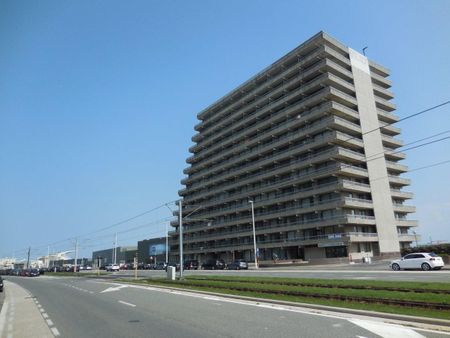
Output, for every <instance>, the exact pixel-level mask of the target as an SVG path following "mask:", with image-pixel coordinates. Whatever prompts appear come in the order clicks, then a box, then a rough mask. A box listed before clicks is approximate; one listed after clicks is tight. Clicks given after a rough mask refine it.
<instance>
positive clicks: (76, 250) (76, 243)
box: [73, 238, 78, 272]
mask: <svg viewBox="0 0 450 338" xmlns="http://www.w3.org/2000/svg"><path fill="white" fill-rule="evenodd" d="M77 261H78V238H76V239H75V262H74V265H73V272H77Z"/></svg>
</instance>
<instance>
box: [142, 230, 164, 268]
mask: <svg viewBox="0 0 450 338" xmlns="http://www.w3.org/2000/svg"><path fill="white" fill-rule="evenodd" d="M137 251H138V262H139V263H146V264H154V263H157V262H165V261H166V238H165V237H159V238H151V239H144V240H142V241H139V242H138V250H137Z"/></svg>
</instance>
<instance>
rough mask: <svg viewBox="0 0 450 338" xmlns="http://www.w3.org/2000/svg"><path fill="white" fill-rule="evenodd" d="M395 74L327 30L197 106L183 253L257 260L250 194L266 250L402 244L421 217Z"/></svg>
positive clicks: (333, 252)
mask: <svg viewBox="0 0 450 338" xmlns="http://www.w3.org/2000/svg"><path fill="white" fill-rule="evenodd" d="M388 77H389V70H388V69H386V68H385V67H383V66H381V65H379V64H377V63H375V62H373V61H371V60H369V59H368V58H366V57H365V56H363V55H362V54H360V53H359V52H356V51H355V50H353V49H351V48H348V47H347V46H345V45H343V44H342V43H340V42H339V41H337V40H336V39H334V38H332V37H331V36H329V35H328V34H326V33H323V32H320V33H318V34H316V35H315V36H313V37H312V38H311V39H309V40H308V41H306V42H305V43H303V44H302V45H300V46H299V47H297V48H295V49H294V50H293V51H291V52H290V53H288V54H287V55H285V56H283V57H282V58H281V59H279V60H278V61H276V62H275V63H273V64H272V65H270V66H269V67H268V68H266V69H264V70H263V71H262V72H260V73H259V74H257V75H256V76H254V77H253V78H251V79H250V80H248V81H247V82H245V83H244V84H242V85H241V86H239V87H238V88H236V89H234V90H233V91H232V92H230V93H229V94H227V95H226V96H224V97H223V98H221V99H220V100H219V101H217V102H216V103H214V104H213V105H211V106H210V107H208V108H207V109H205V110H203V111H202V112H200V113H199V114H198V119H199V120H200V123H198V124H197V125H196V126H195V130H196V131H197V132H198V133H197V134H196V135H195V136H194V137H193V138H192V140H193V141H194V142H195V145H193V146H192V147H191V148H190V149H189V150H190V152H191V153H192V154H193V155H192V156H191V157H189V158H188V159H187V163H188V164H189V167H188V168H186V169H185V170H184V173H185V174H186V175H187V177H186V178H184V179H183V180H182V184H183V185H185V189H182V190H180V191H179V194H180V196H181V197H182V199H183V205H184V206H183V215H185V219H183V225H184V227H183V229H184V231H183V232H184V236H183V238H184V245H183V247H184V255H185V256H184V257H185V259H199V260H201V261H204V260H205V259H206V258H209V257H215V258H222V259H225V260H226V261H231V260H233V259H237V258H244V259H247V260H249V261H251V260H253V257H254V256H253V255H254V250H253V232H252V225H253V223H252V214H251V204H250V203H249V201H250V200H251V201H253V205H254V215H255V227H256V242H257V248H258V249H257V252H258V256H259V259H260V260H262V261H264V260H273V259H288V260H295V259H304V260H310V261H314V260H322V259H330V261H335V260H336V259H335V258H344V257H345V258H346V259H347V258H348V257H349V256H350V255H351V258H352V259H354V260H358V259H361V258H363V257H368V256H370V257H390V256H397V255H399V251H400V248H402V247H405V246H409V245H410V243H411V242H413V241H414V240H415V237H414V235H413V234H411V233H410V229H411V228H412V227H415V226H417V222H416V221H412V220H409V219H408V218H407V215H408V213H412V212H415V208H414V207H413V206H409V205H405V204H404V201H405V200H407V199H411V198H412V196H413V195H412V193H410V192H406V191H404V190H403V188H404V187H405V186H408V185H409V184H410V180H408V179H406V178H403V177H402V176H401V175H402V174H403V173H405V172H407V170H408V169H407V167H406V166H405V165H403V164H400V163H399V161H401V160H403V159H404V158H405V154H404V153H402V152H400V151H398V150H397V149H398V148H399V147H401V146H402V145H403V143H402V141H400V140H399V139H397V138H396V136H397V135H399V134H400V129H399V128H397V127H395V126H394V125H392V124H394V123H395V122H396V121H398V120H399V117H398V116H396V115H395V114H393V111H394V110H395V105H394V104H393V103H392V102H391V100H392V99H393V94H392V92H391V91H390V90H389V88H390V87H391V81H390V80H389V79H388ZM190 213H191V215H190V216H187V215H189V214H190ZM172 226H174V227H175V230H174V231H172V233H171V255H175V256H176V255H177V254H178V253H179V245H178V241H179V238H178V222H177V221H175V222H172Z"/></svg>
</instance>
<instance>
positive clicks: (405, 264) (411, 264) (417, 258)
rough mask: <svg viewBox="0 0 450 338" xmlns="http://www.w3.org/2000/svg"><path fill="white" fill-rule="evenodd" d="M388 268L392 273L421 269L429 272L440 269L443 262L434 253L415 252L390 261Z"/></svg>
mask: <svg viewBox="0 0 450 338" xmlns="http://www.w3.org/2000/svg"><path fill="white" fill-rule="evenodd" d="M389 266H390V267H391V269H392V270H394V271H399V270H401V269H405V270H406V269H422V270H424V271H429V270H440V269H442V267H443V266H444V261H443V260H442V257H440V256H438V255H436V254H435V253H434V252H430V253H427V252H416V253H411V254H408V255H406V256H404V257H402V258H401V259H397V260H395V261H392V262H391V264H389Z"/></svg>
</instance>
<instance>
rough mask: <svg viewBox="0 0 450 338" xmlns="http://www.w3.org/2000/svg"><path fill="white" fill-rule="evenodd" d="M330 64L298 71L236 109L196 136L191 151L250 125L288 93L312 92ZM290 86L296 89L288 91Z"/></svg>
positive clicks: (321, 63) (325, 61)
mask: <svg viewBox="0 0 450 338" xmlns="http://www.w3.org/2000/svg"><path fill="white" fill-rule="evenodd" d="M330 63H331V61H329V62H327V60H326V59H325V60H323V61H322V62H316V63H315V64H314V65H313V66H311V67H310V68H309V69H307V70H297V73H296V75H294V76H293V77H291V78H290V79H289V80H288V81H287V82H283V83H281V84H280V85H279V86H277V87H274V88H271V89H270V91H268V92H267V93H266V94H264V95H262V96H255V97H256V98H257V99H256V100H253V102H249V103H248V104H246V105H244V106H243V107H241V108H240V109H236V111H235V112H234V114H232V115H231V117H229V118H227V119H226V121H225V122H224V123H222V124H219V123H216V124H215V125H214V128H213V129H211V130H209V131H208V132H201V133H199V134H196V135H195V136H194V137H193V138H192V140H193V141H194V142H198V144H197V145H194V146H193V147H191V148H190V149H189V150H190V151H191V150H192V152H196V150H197V149H199V147H202V146H205V144H204V142H203V141H202V140H207V141H210V139H211V136H214V137H218V136H222V135H223V134H225V133H226V132H229V131H230V128H232V129H236V128H240V127H242V126H243V125H246V124H248V123H249V122H250V121H251V120H253V119H254V117H255V115H256V114H257V113H258V112H259V110H262V109H265V110H263V112H267V109H266V108H267V107H268V106H269V105H270V106H271V107H272V109H273V108H275V106H276V103H277V102H278V101H280V100H281V99H282V98H283V97H282V95H283V94H286V93H287V92H290V94H292V92H299V91H301V92H305V91H308V90H311V89H312V88H314V85H316V84H317V82H320V81H321V76H323V75H324V73H326V70H325V67H326V66H327V65H328V64H330ZM290 86H291V87H294V88H293V89H291V90H288V88H289V87H290ZM305 95H306V94H305ZM274 104H275V105H274ZM237 115H239V118H237ZM258 116H261V114H258Z"/></svg>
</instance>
